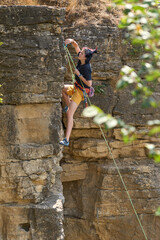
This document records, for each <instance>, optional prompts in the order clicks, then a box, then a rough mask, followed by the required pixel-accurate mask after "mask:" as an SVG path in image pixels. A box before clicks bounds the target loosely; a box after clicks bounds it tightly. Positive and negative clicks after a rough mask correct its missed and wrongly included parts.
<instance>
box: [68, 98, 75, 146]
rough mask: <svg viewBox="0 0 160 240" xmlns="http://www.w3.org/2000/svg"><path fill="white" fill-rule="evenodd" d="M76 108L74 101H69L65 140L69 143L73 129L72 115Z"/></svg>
mask: <svg viewBox="0 0 160 240" xmlns="http://www.w3.org/2000/svg"><path fill="white" fill-rule="evenodd" d="M77 107H78V104H77V103H75V102H74V101H71V102H70V104H69V110H68V112H67V130H66V139H67V141H69V138H70V135H71V131H72V128H73V115H74V113H75V111H76V109H77Z"/></svg>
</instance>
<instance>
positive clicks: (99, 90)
mask: <svg viewBox="0 0 160 240" xmlns="http://www.w3.org/2000/svg"><path fill="white" fill-rule="evenodd" d="M105 86H106V85H105V84H101V85H96V86H94V89H95V93H100V94H102V93H104V87H105Z"/></svg>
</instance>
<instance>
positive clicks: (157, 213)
mask: <svg viewBox="0 0 160 240" xmlns="http://www.w3.org/2000/svg"><path fill="white" fill-rule="evenodd" d="M156 216H160V207H159V208H158V210H157V211H156Z"/></svg>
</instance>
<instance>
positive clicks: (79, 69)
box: [60, 38, 97, 146]
mask: <svg viewBox="0 0 160 240" xmlns="http://www.w3.org/2000/svg"><path fill="white" fill-rule="evenodd" d="M68 44H72V46H73V47H74V49H75V51H76V53H77V54H78V59H79V61H78V63H77V66H76V69H75V72H74V74H75V80H76V81H75V84H74V85H64V88H63V90H62V97H63V99H64V101H65V103H66V106H65V107H64V109H63V112H66V114H67V129H66V137H65V138H64V139H63V140H62V141H60V144H61V145H64V146H69V138H70V135H71V131H72V128H73V116H74V113H75V111H76V109H77V107H78V106H79V104H80V102H81V101H82V100H84V94H83V86H82V83H83V85H84V87H85V90H86V93H89V91H90V88H91V86H92V77H91V72H92V70H91V65H90V60H91V58H92V55H93V53H96V52H97V49H94V50H93V49H89V48H88V47H84V48H82V50H81V49H80V48H79V46H78V44H77V42H76V41H75V40H74V39H69V38H68V39H66V40H65V46H67V45H68ZM81 81H82V82H81ZM70 97H71V98H70Z"/></svg>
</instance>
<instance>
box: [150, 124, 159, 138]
mask: <svg viewBox="0 0 160 240" xmlns="http://www.w3.org/2000/svg"><path fill="white" fill-rule="evenodd" d="M157 133H160V126H157V127H153V128H152V129H151V130H150V131H149V133H148V134H149V136H152V135H155V134H157Z"/></svg>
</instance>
